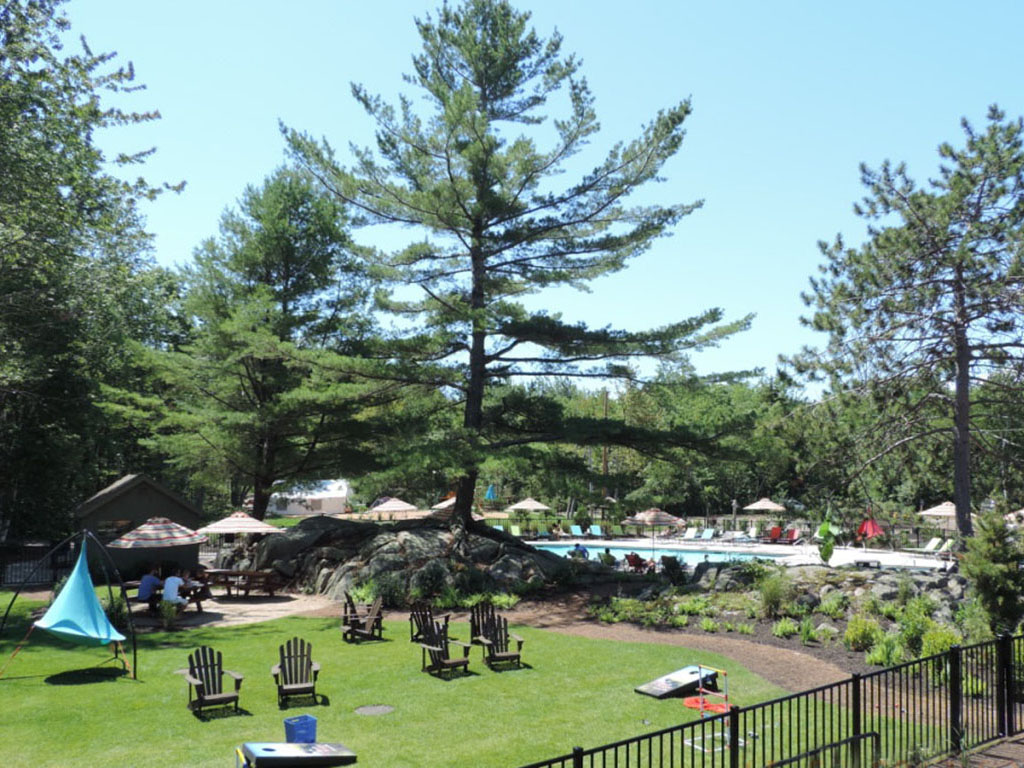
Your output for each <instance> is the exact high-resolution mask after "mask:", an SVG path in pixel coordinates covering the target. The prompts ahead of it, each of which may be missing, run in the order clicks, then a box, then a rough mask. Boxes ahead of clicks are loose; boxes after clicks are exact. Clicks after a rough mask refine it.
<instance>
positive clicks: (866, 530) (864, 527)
mask: <svg viewBox="0 0 1024 768" xmlns="http://www.w3.org/2000/svg"><path fill="white" fill-rule="evenodd" d="M883 533H885V531H883V530H882V526H880V525H879V524H878V522H877V521H876V520H875V518H873V517H868V518H865V520H864V522H863V523H861V524H860V527H859V528H858V529H857V535H858V536H862V537H863V538H865V539H870V538H873V537H875V536H881V535H882V534H883Z"/></svg>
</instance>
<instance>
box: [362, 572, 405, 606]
mask: <svg viewBox="0 0 1024 768" xmlns="http://www.w3.org/2000/svg"><path fill="white" fill-rule="evenodd" d="M370 584H371V586H372V587H373V594H372V597H373V598H374V599H376V598H378V597H379V598H380V599H381V600H383V602H384V605H386V606H388V607H389V608H404V607H405V606H406V604H407V603H408V600H407V595H408V589H407V587H406V583H405V577H404V576H403V575H402V572H401V571H386V572H384V573H381V574H380V575H379V576H377V578H376V579H375V580H373V581H371V582H370Z"/></svg>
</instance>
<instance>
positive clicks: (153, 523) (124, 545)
mask: <svg viewBox="0 0 1024 768" xmlns="http://www.w3.org/2000/svg"><path fill="white" fill-rule="evenodd" d="M204 541H206V537H205V536H204V535H203V534H201V533H196V532H195V531H193V530H192V529H191V528H186V527H185V526H184V525H178V524H177V523H175V522H172V521H171V520H168V519H167V518H166V517H151V518H149V520H147V521H146V522H144V523H143V524H142V525H140V526H139V527H138V528H135V529H133V530H131V531H128V533H126V534H125V535H124V536H122V537H121V538H119V539H114V540H113V541H112V542H110V543H109V544H107V546H108V547H114V548H115V549H149V548H157V547H180V546H182V545H184V544H202V543H203V542H204Z"/></svg>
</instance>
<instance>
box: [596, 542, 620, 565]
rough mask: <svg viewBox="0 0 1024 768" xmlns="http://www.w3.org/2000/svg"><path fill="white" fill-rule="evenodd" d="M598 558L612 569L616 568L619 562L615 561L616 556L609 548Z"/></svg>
mask: <svg viewBox="0 0 1024 768" xmlns="http://www.w3.org/2000/svg"><path fill="white" fill-rule="evenodd" d="M598 558H599V559H600V560H601V562H602V563H604V564H605V565H610V566H611V567H612V568H614V567H615V564H616V563H617V562H618V561H617V560H616V559H615V555H613V554H612V551H611V550H610V549H609V548H608V547H605V548H604V552H602V553H601V554H600V555H598Z"/></svg>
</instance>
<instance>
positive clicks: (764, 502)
mask: <svg viewBox="0 0 1024 768" xmlns="http://www.w3.org/2000/svg"><path fill="white" fill-rule="evenodd" d="M743 509H744V510H750V511H751V512H785V511H786V508H785V507H784V506H782V505H781V504H776V503H775V502H774V501H772V500H771V499H769V498H768V497H764V498H761V499H758V500H757V501H755V502H753V503H752V504H747V506H745V507H744V508H743Z"/></svg>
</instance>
